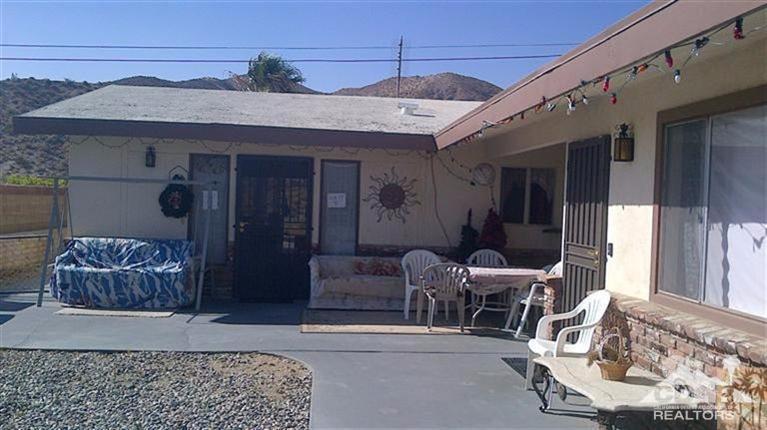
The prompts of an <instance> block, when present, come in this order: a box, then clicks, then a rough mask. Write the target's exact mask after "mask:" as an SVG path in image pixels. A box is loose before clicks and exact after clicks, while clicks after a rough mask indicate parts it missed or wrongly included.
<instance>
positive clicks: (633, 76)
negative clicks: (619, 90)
mask: <svg viewBox="0 0 767 430" xmlns="http://www.w3.org/2000/svg"><path fill="white" fill-rule="evenodd" d="M638 74H639V67H638V66H634V67H632V68H631V71H630V72H629V74H628V76H626V81H633V80H634V79H636V78H637V75H638Z"/></svg>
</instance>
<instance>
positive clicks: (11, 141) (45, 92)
mask: <svg viewBox="0 0 767 430" xmlns="http://www.w3.org/2000/svg"><path fill="white" fill-rule="evenodd" d="M243 79H244V78H243V76H241V75H232V77H230V78H227V79H218V78H196V79H189V80H185V81H168V80H165V79H160V78H156V77H154V76H131V77H128V78H123V79H118V80H116V81H112V82H98V83H88V82H75V81H71V80H65V81H53V80H50V79H34V78H25V79H18V78H13V79H6V80H3V81H0V179H1V178H2V177H3V176H5V175H11V174H22V175H35V176H52V175H64V174H66V171H67V153H68V146H67V145H68V143H67V141H66V139H64V138H63V137H62V136H23V135H19V136H14V135H11V134H10V133H11V118H12V117H13V116H15V115H19V114H22V113H25V112H29V111H32V110H35V109H38V108H41V107H43V106H46V105H49V104H52V103H56V102H59V101H61V100H64V99H68V98H70V97H75V96H78V95H80V94H83V93H87V92H88V91H93V90H96V89H98V88H101V87H103V86H105V85H109V84H121V85H138V86H154V87H175V88H198V89H211V90H230V91H239V90H241V89H242V88H244V86H245V82H244V80H243ZM499 91H501V88H499V87H497V86H495V85H493V84H491V83H489V82H485V81H482V80H480V79H476V78H472V77H469V76H463V75H458V74H455V73H439V74H436V75H429V76H410V77H404V78H402V81H401V95H402V97H406V98H419V99H438V100H479V101H484V100H487V99H489V98H490V97H492V96H493V95H495V94H496V93H498V92H499ZM292 92H296V93H305V94H322V93H319V92H317V91H314V90H312V89H311V88H307V87H305V86H303V85H296V87H295V88H294V90H293V91H292ZM396 93H397V79H396V78H389V79H384V80H382V81H380V82H376V83H375V84H371V85H367V86H365V87H362V88H343V89H340V90H338V91H336V92H334V93H332V94H342V95H354V96H378V97H396Z"/></svg>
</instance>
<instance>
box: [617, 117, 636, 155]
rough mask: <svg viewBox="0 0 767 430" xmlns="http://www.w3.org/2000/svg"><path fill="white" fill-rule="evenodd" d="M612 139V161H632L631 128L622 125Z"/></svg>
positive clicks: (632, 140) (632, 143)
mask: <svg viewBox="0 0 767 430" xmlns="http://www.w3.org/2000/svg"><path fill="white" fill-rule="evenodd" d="M617 128H618V134H617V135H616V136H615V137H614V138H613V161H621V162H628V161H634V135H633V133H632V130H631V126H630V125H628V124H626V123H623V124H621V125H619V126H618V127H617Z"/></svg>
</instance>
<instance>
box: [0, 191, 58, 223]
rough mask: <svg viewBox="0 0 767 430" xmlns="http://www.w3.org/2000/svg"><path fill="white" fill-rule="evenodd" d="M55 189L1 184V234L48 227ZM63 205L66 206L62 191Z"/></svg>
mask: <svg viewBox="0 0 767 430" xmlns="http://www.w3.org/2000/svg"><path fill="white" fill-rule="evenodd" d="M52 192H53V190H52V189H51V188H48V187H37V186H20V185H0V234H4V233H16V232H22V231H34V230H43V229H47V228H48V220H49V219H50V216H51V204H52V202H53V198H52ZM60 196H61V197H62V199H61V200H60V201H59V204H60V205H61V207H62V208H63V207H66V201H65V200H64V196H65V193H64V191H63V190H61V191H60Z"/></svg>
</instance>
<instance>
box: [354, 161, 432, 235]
mask: <svg viewBox="0 0 767 430" xmlns="http://www.w3.org/2000/svg"><path fill="white" fill-rule="evenodd" d="M370 180H371V181H373V184H372V185H370V187H368V195H367V196H366V197H364V198H363V199H362V201H363V202H368V203H370V209H372V210H373V211H375V213H376V215H377V216H378V222H381V220H382V219H383V218H384V216H385V217H386V219H388V220H389V221H392V220H395V219H397V220H400V221H402V223H403V224H404V223H405V217H406V216H407V215H410V208H412V207H414V206H416V205H420V204H421V202H420V201H418V199H417V197H418V194H417V193H416V192H415V191H414V188H415V183H416V181H417V179H410V180H408V178H407V176H403V177H400V176H399V175H398V174H397V172H396V171H395V170H394V167H392V168H391V173H387V172H384V173H383V175H381V176H374V175H370Z"/></svg>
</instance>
